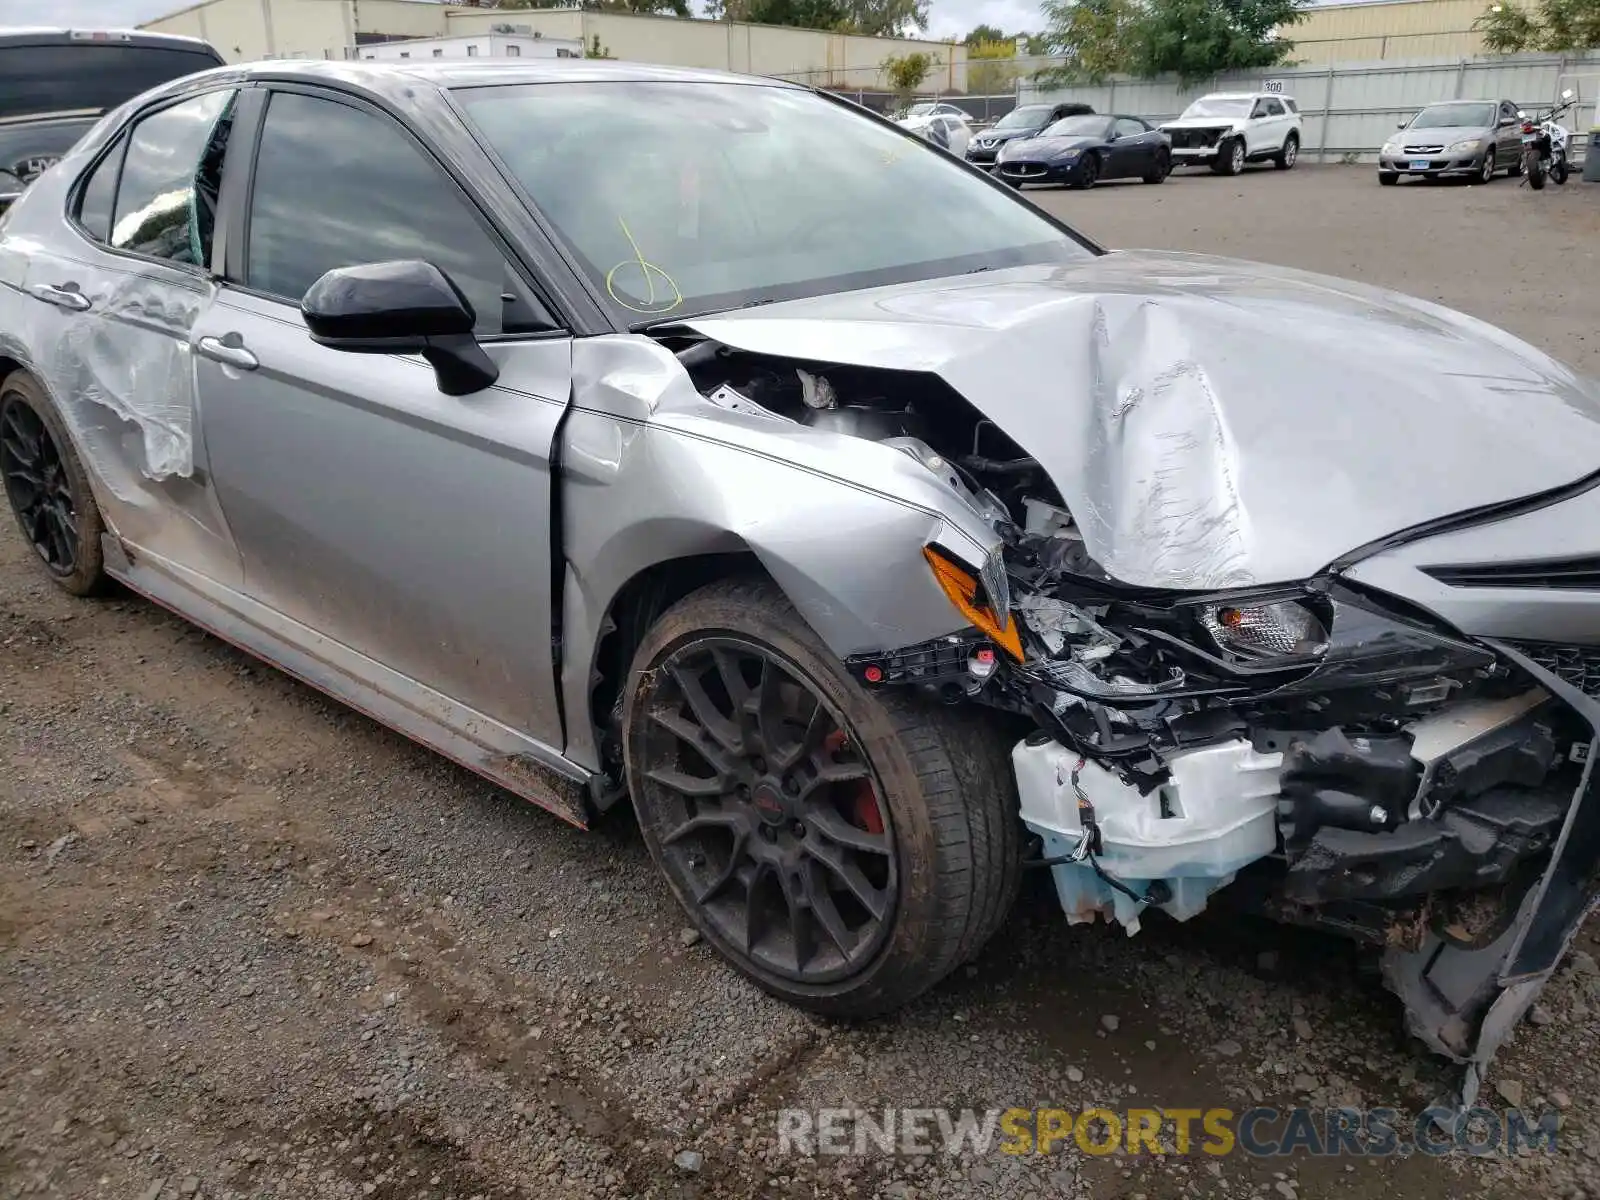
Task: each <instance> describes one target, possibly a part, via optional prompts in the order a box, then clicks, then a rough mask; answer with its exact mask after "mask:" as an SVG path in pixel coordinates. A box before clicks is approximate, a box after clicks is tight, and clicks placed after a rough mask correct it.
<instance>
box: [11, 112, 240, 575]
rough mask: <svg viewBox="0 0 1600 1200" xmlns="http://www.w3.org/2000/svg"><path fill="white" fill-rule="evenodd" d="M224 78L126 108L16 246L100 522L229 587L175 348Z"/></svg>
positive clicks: (186, 360)
mask: <svg viewBox="0 0 1600 1200" xmlns="http://www.w3.org/2000/svg"><path fill="white" fill-rule="evenodd" d="M236 95H237V94H236V92H235V91H234V89H232V88H216V89H213V90H209V91H205V92H202V93H199V94H190V95H187V96H185V97H183V98H181V99H177V100H168V101H165V102H163V103H162V104H160V105H159V106H157V107H155V108H152V109H150V110H147V111H145V112H142V113H140V114H139V115H138V116H137V117H135V118H134V119H133V120H132V121H131V122H130V123H129V126H128V128H127V129H125V130H124V131H122V132H121V133H120V134H119V135H118V136H117V137H115V138H113V139H111V140H110V141H109V142H108V144H107V145H106V147H105V148H104V149H103V150H102V151H101V153H100V154H99V155H98V157H97V158H96V159H95V161H94V163H93V164H92V165H91V166H90V168H89V169H88V170H87V171H86V172H85V173H84V175H83V177H82V178H81V180H79V181H78V183H77V184H76V186H75V187H74V188H73V189H72V190H71V192H69V194H68V200H67V208H68V211H67V213H66V214H65V215H66V217H67V222H66V225H65V227H64V228H62V230H61V236H60V237H58V238H53V239H49V240H46V241H41V242H40V243H39V244H38V245H36V246H35V247H34V248H33V250H32V252H31V253H30V255H29V262H28V270H27V279H26V284H25V291H26V293H27V294H28V295H29V296H30V297H31V298H32V299H33V300H34V301H36V302H37V303H36V304H33V305H30V314H29V320H30V322H31V323H32V324H33V330H32V332H31V340H33V341H34V343H35V344H37V345H43V346H49V347H51V348H52V350H51V356H50V358H51V360H50V361H49V362H42V363H39V364H38V366H39V368H40V370H41V372H42V373H43V374H44V375H45V376H46V378H47V380H48V382H49V384H50V386H51V388H52V391H53V392H54V394H55V398H56V402H57V403H58V404H59V405H60V406H61V408H62V410H63V411H62V415H63V418H64V419H65V421H66V424H67V427H68V429H69V430H70V432H71V434H72V437H73V439H74V441H75V443H76V444H77V447H78V450H79V454H80V456H81V457H82V459H83V460H84V462H85V465H86V467H87V468H88V471H89V474H90V476H91V481H92V486H93V487H94V489H95V497H96V501H97V503H98V505H99V507H100V510H101V513H102V515H103V516H104V517H105V519H106V522H107V524H108V526H109V528H110V529H111V530H112V531H113V532H114V533H115V534H116V535H117V536H119V537H120V538H121V539H122V540H123V541H124V542H126V543H128V544H129V545H131V546H134V547H136V548H137V549H138V551H139V552H141V553H142V554H144V555H145V556H146V557H147V558H149V557H153V558H158V559H162V560H165V561H166V562H168V563H172V564H176V565H178V566H180V567H182V568H185V569H187V570H189V571H192V572H195V573H198V574H199V575H201V576H203V577H205V578H207V579H211V580H215V581H217V582H218V583H221V584H223V585H224V586H236V585H237V584H238V582H239V578H240V566H239V559H238V555H237V553H236V550H235V548H234V544H233V539H232V537H231V535H230V533H229V530H228V528H227V524H226V522H225V521H224V519H223V516H222V511H221V509H220V507H219V505H218V502H217V497H216V494H215V492H214V490H213V487H212V483H211V475H210V470H209V463H208V459H207V454H206V446H205V442H204V438H203V436H202V434H201V431H200V413H199V406H198V403H197V396H196V390H195V383H194V367H193V361H192V358H191V355H190V353H189V339H190V333H191V330H192V329H193V327H194V325H195V324H196V323H197V322H198V321H199V320H201V319H202V318H203V316H204V313H205V312H206V310H207V309H208V308H209V306H210V305H211V303H212V297H213V294H214V291H215V287H214V284H213V282H212V280H211V278H210V273H209V266H210V263H211V259H212V254H213V245H214V236H213V235H214V232H215V202H216V198H217V195H218V192H219V189H220V186H221V179H222V176H223V171H224V162H225V161H226V162H233V161H235V157H234V156H231V155H230V152H231V150H232V142H231V132H232V129H233V111H234V106H235V99H236Z"/></svg>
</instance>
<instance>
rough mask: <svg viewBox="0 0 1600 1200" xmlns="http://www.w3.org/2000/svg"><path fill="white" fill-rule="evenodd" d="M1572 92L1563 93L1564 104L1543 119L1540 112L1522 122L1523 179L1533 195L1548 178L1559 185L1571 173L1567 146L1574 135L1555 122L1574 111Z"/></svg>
mask: <svg viewBox="0 0 1600 1200" xmlns="http://www.w3.org/2000/svg"><path fill="white" fill-rule="evenodd" d="M1572 103H1573V101H1572V89H1571V88H1568V89H1567V90H1566V91H1564V92H1562V93H1561V103H1559V104H1557V105H1556V106H1555V107H1553V108H1552V109H1551V110H1550V111H1549V112H1547V113H1545V114H1544V115H1543V116H1542V117H1541V116H1539V115H1538V113H1537V112H1535V114H1534V115H1533V116H1531V117H1530V116H1528V114H1527V113H1525V112H1519V113H1518V114H1517V115H1518V116H1519V117H1521V118H1522V177H1523V179H1525V180H1526V181H1527V183H1528V186H1529V187H1531V188H1532V189H1533V190H1534V191H1539V190H1540V189H1542V188H1543V187H1544V182H1545V179H1546V178H1549V179H1553V180H1555V182H1556V184H1557V185H1560V184H1563V183H1565V182H1566V181H1567V176H1568V175H1569V174H1570V173H1571V169H1570V167H1569V165H1568V162H1567V142H1568V140H1569V139H1570V138H1571V136H1572V134H1571V133H1570V132H1569V131H1568V130H1567V129H1566V127H1565V126H1563V125H1562V124H1561V123H1560V122H1558V121H1557V120H1556V118H1557V117H1559V116H1561V115H1562V114H1563V113H1565V112H1566V111H1567V110H1568V109H1570V108H1571V107H1572Z"/></svg>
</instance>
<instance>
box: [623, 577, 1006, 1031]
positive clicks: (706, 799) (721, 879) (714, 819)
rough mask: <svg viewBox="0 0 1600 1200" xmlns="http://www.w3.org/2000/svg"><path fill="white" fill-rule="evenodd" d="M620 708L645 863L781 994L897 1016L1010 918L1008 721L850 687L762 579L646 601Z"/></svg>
mask: <svg viewBox="0 0 1600 1200" xmlns="http://www.w3.org/2000/svg"><path fill="white" fill-rule="evenodd" d="M621 717H622V730H621V732H622V739H623V754H624V760H625V765H626V769H627V780H628V791H629V794H630V795H631V796H632V799H633V809H634V812H635V814H636V815H637V817H638V820H639V831H640V833H641V834H642V835H643V836H644V840H645V844H646V845H647V846H648V847H649V849H650V857H651V858H652V859H653V860H654V862H655V864H656V866H657V867H658V868H659V869H660V870H661V872H662V874H663V875H664V876H665V877H666V879H667V882H668V884H669V885H670V886H671V889H672V892H673V895H674V897H675V898H676V899H677V901H678V903H679V904H680V905H682V906H683V909H684V912H685V913H686V914H687V915H688V917H689V919H690V921H691V922H692V923H693V925H694V926H695V928H696V929H697V930H698V932H699V933H701V934H702V935H703V936H704V937H705V940H706V942H707V944H708V945H710V946H711V948H712V949H714V950H715V951H716V952H717V953H718V954H719V955H721V956H722V958H723V959H724V960H726V961H727V963H728V964H729V965H730V966H731V967H733V968H734V969H735V970H737V971H739V972H740V973H741V974H743V975H744V976H746V977H747V978H748V979H750V980H751V981H753V982H754V983H755V984H757V985H758V986H759V987H761V988H763V989H765V990H766V991H768V992H770V993H772V994H773V995H775V996H778V997H780V998H781V999H783V1000H786V1001H788V1002H789V1003H791V1004H797V1005H800V1006H801V1007H804V1008H807V1009H810V1010H811V1011H813V1012H819V1013H825V1014H827V1015H830V1016H835V1017H847V1018H861V1017H872V1016H877V1015H880V1014H882V1013H886V1012H890V1011H892V1010H893V1009H896V1008H898V1007H900V1006H901V1005H903V1004H905V1003H907V1002H909V1001H910V1000H913V999H915V998H916V997H917V996H919V995H921V994H922V993H923V992H925V991H927V990H928V989H929V988H931V987H932V986H934V984H936V983H938V982H939V980H941V979H943V978H944V977H945V976H947V975H948V974H949V973H950V972H951V971H953V970H955V969H956V968H957V967H958V966H960V965H961V964H962V963H968V962H971V961H972V960H973V958H974V957H976V955H977V954H978V952H979V951H980V950H982V948H983V946H984V944H985V943H986V942H987V941H988V940H989V939H990V938H991V937H992V936H994V933H995V932H996V930H998V929H999V928H1000V927H1001V925H1002V924H1003V923H1004V922H1005V919H1006V916H1007V914H1008V913H1009V912H1010V910H1011V906H1012V902H1013V900H1014V899H1015V897H1016V895H1017V888H1018V879H1019V875H1020V867H1021V862H1022V846H1021V833H1022V823H1021V822H1020V821H1019V820H1018V818H1017V800H1016V791H1015V786H1014V784H1013V782H1012V771H1011V761H1010V747H1011V746H1012V745H1013V744H1014V740H1015V736H1016V734H1015V731H1014V730H1012V729H1009V727H1006V726H1004V725H1003V724H1002V723H1000V722H998V721H997V720H996V719H994V718H991V717H990V716H988V715H987V714H984V713H982V712H977V711H973V710H971V709H967V708H960V709H958V708H956V707H955V706H952V705H947V704H937V703H929V702H927V701H926V699H925V698H923V697H920V696H918V695H916V694H914V693H910V692H908V691H904V690H902V689H898V688H869V687H865V686H863V685H862V684H861V683H860V682H858V681H857V680H856V678H855V677H854V676H852V675H851V673H850V672H849V671H848V670H846V669H845V667H844V664H843V663H841V662H840V661H839V658H838V656H837V655H836V654H834V653H833V652H832V651H831V650H830V649H829V648H828V646H827V645H826V644H825V643H824V642H823V641H822V639H821V638H820V637H819V636H818V634H817V633H816V631H815V630H813V629H812V628H811V626H810V624H809V623H808V622H807V621H806V620H805V619H804V618H803V617H802V616H801V615H800V613H799V612H798V611H797V610H796V609H795V607H794V606H793V605H792V604H791V603H790V602H789V600H788V598H787V597H786V596H785V595H784V594H783V592H782V591H781V590H780V589H778V588H777V587H776V586H775V585H774V584H773V583H771V581H768V580H762V579H758V578H750V577H734V578H729V579H723V580H719V581H717V582H715V583H710V584H707V585H706V586H705V587H702V588H700V589H698V590H697V591H694V592H691V593H689V595H687V596H685V597H684V598H683V599H681V600H679V601H678V602H677V603H676V604H674V605H672V606H671V607H670V608H668V609H667V610H666V611H665V612H664V613H662V614H660V616H658V617H657V618H656V619H655V621H654V622H653V623H652V624H651V626H650V628H649V629H648V630H647V631H646V632H645V634H644V637H643V639H642V640H641V642H640V643H639V645H638V647H637V648H636V649H635V650H634V652H633V659H632V667H631V669H630V671H629V673H628V682H627V687H626V694H625V696H624V698H623V705H622V713H621Z"/></svg>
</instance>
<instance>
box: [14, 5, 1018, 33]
mask: <svg viewBox="0 0 1600 1200" xmlns="http://www.w3.org/2000/svg"><path fill="white" fill-rule="evenodd" d="M190 2H192V0H49V2H48V3H41V2H40V0H0V26H4V25H39V24H43V23H45V22H48V23H49V24H51V25H69V26H71V25H79V26H94V25H98V26H101V27H113V26H129V25H137V24H139V23H140V22H142V21H148V20H150V19H151V18H152V17H159V16H160V15H161V14H162V13H167V12H173V11H175V10H177V9H180V8H185V7H187V6H188V3H190ZM45 10H48V12H49V15H48V17H46V16H45ZM928 17H929V19H928V33H929V34H930V35H931V36H933V37H957V38H958V37H960V36H961V35H962V34H964V33H966V32H967V30H969V29H971V28H972V27H973V26H974V25H977V24H979V23H980V22H982V23H986V24H989V25H997V26H999V27H1000V28H1001V29H1003V30H1005V31H1006V32H1008V33H1011V32H1022V31H1031V30H1036V29H1038V27H1039V26H1040V24H1041V23H1042V22H1041V21H1040V19H1039V6H1038V4H1037V3H1036V2H1034V0H931V4H930V6H929V14H928Z"/></svg>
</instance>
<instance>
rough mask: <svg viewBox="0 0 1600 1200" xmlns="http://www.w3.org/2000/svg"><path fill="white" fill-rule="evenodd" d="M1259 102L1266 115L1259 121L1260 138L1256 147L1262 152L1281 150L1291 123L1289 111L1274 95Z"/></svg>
mask: <svg viewBox="0 0 1600 1200" xmlns="http://www.w3.org/2000/svg"><path fill="white" fill-rule="evenodd" d="M1261 103H1262V104H1263V106H1264V107H1265V109H1266V116H1265V119H1264V120H1263V121H1262V122H1261V140H1260V142H1259V143H1258V146H1257V148H1258V149H1259V150H1260V151H1263V152H1265V151H1268V150H1281V149H1283V143H1284V139H1285V138H1287V137H1288V136H1289V127H1290V125H1291V124H1293V122H1292V120H1291V118H1290V116H1289V111H1288V109H1286V108H1284V106H1283V101H1282V100H1280V99H1278V98H1277V97H1276V96H1268V97H1266V99H1265V100H1263V101H1262V102H1261Z"/></svg>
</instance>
